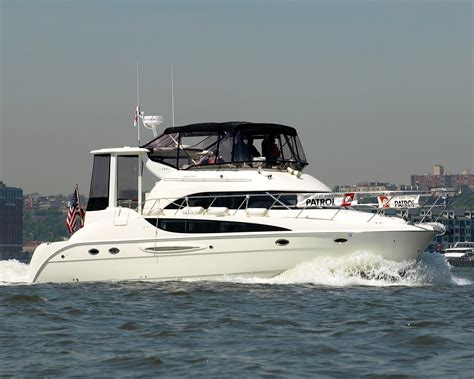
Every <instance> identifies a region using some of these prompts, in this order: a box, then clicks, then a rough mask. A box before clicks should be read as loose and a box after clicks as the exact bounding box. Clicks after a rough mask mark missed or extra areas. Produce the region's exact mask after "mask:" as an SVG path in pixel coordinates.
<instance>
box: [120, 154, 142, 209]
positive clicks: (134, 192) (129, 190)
mask: <svg viewBox="0 0 474 379" xmlns="http://www.w3.org/2000/svg"><path fill="white" fill-rule="evenodd" d="M137 205H138V156H137V155H121V156H118V157H117V206H122V207H127V208H136V207H137Z"/></svg>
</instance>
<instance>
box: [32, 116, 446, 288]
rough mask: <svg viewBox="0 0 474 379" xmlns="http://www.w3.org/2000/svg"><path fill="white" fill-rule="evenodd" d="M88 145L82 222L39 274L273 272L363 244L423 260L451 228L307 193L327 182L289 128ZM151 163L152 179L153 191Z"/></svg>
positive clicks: (72, 277)
mask: <svg viewBox="0 0 474 379" xmlns="http://www.w3.org/2000/svg"><path fill="white" fill-rule="evenodd" d="M92 154H93V156H94V163H93V170H92V180H91V186H90V195H89V202H88V205H87V212H86V217H85V223H84V227H83V228H81V229H79V230H78V231H77V232H75V233H74V234H73V235H72V236H71V237H70V239H69V240H67V241H64V242H54V243H44V244H42V245H40V246H39V247H38V248H37V250H36V251H35V252H34V254H33V257H32V260H31V263H30V271H31V276H32V279H33V281H34V282H41V283H44V282H77V281H109V280H174V279H180V278H202V279H209V278H215V277H221V276H255V277H271V276H274V275H277V274H279V273H281V272H283V271H285V270H288V269H290V268H292V267H294V266H295V265H297V264H299V263H301V262H305V261H311V260H313V259H315V258H317V257H320V256H328V257H341V256H347V255H349V254H352V253H355V252H358V251H369V252H372V253H374V254H379V255H381V256H383V257H384V258H386V259H390V260H395V261H401V260H407V259H415V258H417V256H418V255H419V254H420V253H421V252H422V251H423V249H424V247H425V246H426V245H427V244H428V243H429V242H430V241H431V240H432V239H433V237H434V236H435V235H437V234H440V233H443V232H444V229H443V227H442V225H440V224H413V223H409V222H406V221H405V220H403V219H401V218H397V217H386V216H383V215H381V214H379V213H368V212H361V211H358V210H355V209H353V207H351V206H350V199H349V203H342V204H337V203H335V202H332V203H331V202H329V203H327V202H326V203H324V206H321V205H320V204H321V202H314V201H311V200H310V199H311V196H313V197H315V196H318V195H319V196H321V194H329V193H330V192H331V190H330V188H329V187H327V186H326V185H325V184H323V183H322V182H320V181H319V180H317V179H316V178H314V177H313V176H311V175H308V174H305V173H303V169H304V168H305V166H306V165H307V162H306V158H305V155H304V152H303V148H302V145H301V143H300V140H299V138H298V135H297V132H296V130H295V129H294V128H292V127H289V126H284V125H278V124H267V123H249V122H224V123H201V124H192V125H187V126H180V127H170V128H167V129H165V130H164V132H163V133H162V134H161V135H159V136H157V137H156V138H154V139H153V140H151V141H150V142H149V143H147V144H145V145H143V146H141V147H123V148H114V149H101V150H96V151H92ZM144 170H146V171H147V172H149V173H150V174H151V176H152V177H153V181H152V182H153V185H152V187H151V188H150V189H149V190H148V191H146V190H147V189H146V188H145V186H144V179H143V177H144V174H143V171H144ZM142 193H143V194H142ZM329 195H330V194H329ZM308 199H309V201H308Z"/></svg>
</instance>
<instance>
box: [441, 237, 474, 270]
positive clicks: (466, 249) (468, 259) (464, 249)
mask: <svg viewBox="0 0 474 379" xmlns="http://www.w3.org/2000/svg"><path fill="white" fill-rule="evenodd" d="M443 254H444V257H445V258H446V260H447V261H448V262H449V264H451V265H452V266H457V267H474V242H468V241H466V242H456V243H455V244H454V246H453V247H450V248H448V249H446V250H445V251H444V253H443Z"/></svg>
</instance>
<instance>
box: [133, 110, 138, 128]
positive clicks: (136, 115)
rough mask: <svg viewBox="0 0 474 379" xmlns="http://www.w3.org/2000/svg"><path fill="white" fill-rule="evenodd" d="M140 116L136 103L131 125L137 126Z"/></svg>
mask: <svg viewBox="0 0 474 379" xmlns="http://www.w3.org/2000/svg"><path fill="white" fill-rule="evenodd" d="M139 117H140V106H138V105H137V108H136V109H135V116H134V117H133V126H138V118H139Z"/></svg>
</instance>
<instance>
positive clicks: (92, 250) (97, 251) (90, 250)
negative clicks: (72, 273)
mask: <svg viewBox="0 0 474 379" xmlns="http://www.w3.org/2000/svg"><path fill="white" fill-rule="evenodd" d="M89 254H90V255H97V254H99V250H97V249H89Z"/></svg>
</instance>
